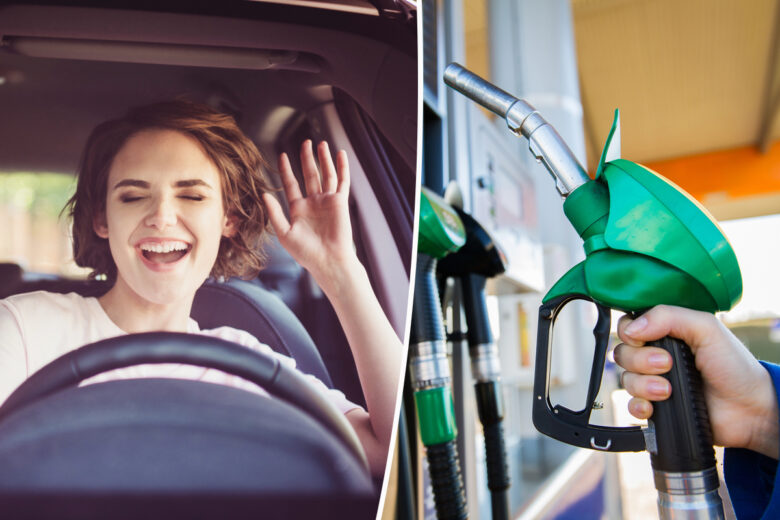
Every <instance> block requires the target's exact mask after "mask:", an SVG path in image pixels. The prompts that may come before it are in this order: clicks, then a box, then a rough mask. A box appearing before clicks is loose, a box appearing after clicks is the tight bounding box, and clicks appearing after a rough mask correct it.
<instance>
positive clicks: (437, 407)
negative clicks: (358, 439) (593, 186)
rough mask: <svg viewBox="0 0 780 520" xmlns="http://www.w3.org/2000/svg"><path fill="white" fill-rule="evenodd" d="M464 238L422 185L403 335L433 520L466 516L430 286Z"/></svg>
mask: <svg viewBox="0 0 780 520" xmlns="http://www.w3.org/2000/svg"><path fill="white" fill-rule="evenodd" d="M465 240H466V232H465V230H464V228H463V223H462V221H461V220H460V217H458V214H457V213H456V212H455V210H454V209H453V208H452V207H451V206H449V205H448V204H447V203H446V202H445V201H444V199H442V198H441V197H439V196H438V195H436V194H435V193H433V192H432V191H431V190H429V189H427V188H425V187H423V188H422V189H421V190H420V213H419V222H418V232H417V265H416V271H415V284H414V301H413V304H412V316H411V329H410V332H409V349H410V351H409V376H410V380H411V385H412V388H413V390H414V402H415V408H416V409H417V420H418V424H419V430H420V437H421V439H422V443H423V445H424V446H425V451H426V456H427V458H428V468H429V470H430V477H431V487H432V488H433V498H434V502H435V504H436V514H437V518H438V519H439V520H445V519H447V520H449V519H452V520H464V519H465V518H467V516H468V515H467V510H466V496H465V492H464V490H463V478H462V476H461V474H460V459H459V457H458V452H457V428H456V426H455V410H454V406H453V401H452V389H451V388H450V379H451V378H450V363H449V359H448V356H447V343H446V339H445V335H444V325H443V319H442V313H441V304H440V302H439V290H438V287H437V284H436V264H437V261H438V259H439V258H443V257H445V256H446V255H447V254H449V253H451V252H454V251H457V250H458V249H460V247H461V246H463V244H464V242H465Z"/></svg>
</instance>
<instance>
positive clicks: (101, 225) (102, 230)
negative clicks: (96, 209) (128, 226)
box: [92, 212, 108, 238]
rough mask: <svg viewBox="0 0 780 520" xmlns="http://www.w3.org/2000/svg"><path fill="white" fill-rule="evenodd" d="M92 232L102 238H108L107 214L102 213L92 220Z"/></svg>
mask: <svg viewBox="0 0 780 520" xmlns="http://www.w3.org/2000/svg"><path fill="white" fill-rule="evenodd" d="M92 230H93V231H94V232H95V234H96V235H97V236H99V237H100V238H108V224H107V223H106V214H105V212H100V213H99V214H97V215H95V216H94V218H93V219H92Z"/></svg>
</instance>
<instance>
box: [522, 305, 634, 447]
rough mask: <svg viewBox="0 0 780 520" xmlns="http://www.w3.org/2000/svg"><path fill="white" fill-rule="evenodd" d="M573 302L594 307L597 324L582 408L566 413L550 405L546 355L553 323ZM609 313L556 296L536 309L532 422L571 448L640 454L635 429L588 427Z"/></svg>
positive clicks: (606, 338)
mask: <svg viewBox="0 0 780 520" xmlns="http://www.w3.org/2000/svg"><path fill="white" fill-rule="evenodd" d="M573 300H586V301H590V302H593V303H595V304H596V307H597V309H598V320H597V322H596V327H595V328H594V329H593V335H594V337H595V339H596V351H595V353H594V355H593V364H592V366H591V374H590V382H589V385H588V395H587V401H586V403H585V408H583V409H582V410H579V411H573V410H569V409H568V408H566V407H564V406H561V405H553V404H552V403H551V402H550V360H551V356H550V353H551V352H550V351H551V349H552V331H553V327H554V326H555V320H556V318H557V317H558V315H559V314H560V312H561V310H562V309H563V307H565V306H566V304H567V303H569V302H571V301H573ZM610 321H611V320H610V309H609V308H608V307H605V306H603V305H600V304H599V303H597V302H595V301H594V300H592V299H590V298H588V297H587V296H584V295H579V294H577V295H564V296H559V297H558V298H555V299H553V300H550V301H549V302H547V303H545V304H543V305H542V306H541V307H540V308H539V327H538V333H537V345H536V369H535V374H534V400H533V401H534V402H533V421H534V426H536V429H537V430H539V431H540V432H541V433H543V434H545V435H548V436H550V437H553V438H554V439H558V440H559V441H561V442H565V443H566V444H571V445H572V446H579V447H581V448H588V449H594V450H600V451H642V450H644V449H645V438H644V435H643V433H642V430H641V428H640V427H639V426H628V427H614V426H599V425H593V424H590V414H591V412H592V411H593V408H594V404H595V403H596V396H597V394H598V391H599V387H600V386H601V378H602V374H603V371H604V363H605V361H606V354H607V347H608V346H609V331H610Z"/></svg>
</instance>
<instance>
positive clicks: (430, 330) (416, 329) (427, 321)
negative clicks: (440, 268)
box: [409, 253, 444, 345]
mask: <svg viewBox="0 0 780 520" xmlns="http://www.w3.org/2000/svg"><path fill="white" fill-rule="evenodd" d="M436 262H437V260H436V258H434V257H432V256H430V255H426V254H424V253H417V269H416V278H415V284H414V304H413V305H412V318H411V327H410V330H409V343H410V344H412V345H414V344H418V343H424V342H427V341H444V323H443V321H442V317H441V304H440V303H439V288H438V286H437V285H436Z"/></svg>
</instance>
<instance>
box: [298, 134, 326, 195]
mask: <svg viewBox="0 0 780 520" xmlns="http://www.w3.org/2000/svg"><path fill="white" fill-rule="evenodd" d="M301 168H302V169H303V181H304V184H305V185H306V195H314V194H315V193H322V186H321V185H320V171H319V170H318V169H317V163H316V162H315V161H314V151H313V149H312V144H311V139H306V140H305V141H304V142H303V144H302V145H301Z"/></svg>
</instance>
